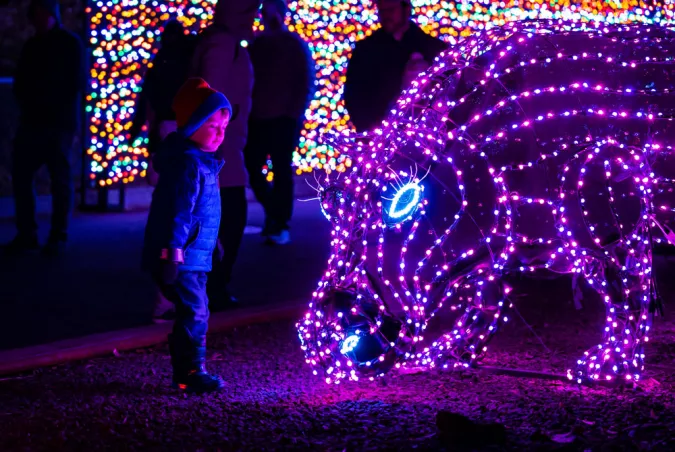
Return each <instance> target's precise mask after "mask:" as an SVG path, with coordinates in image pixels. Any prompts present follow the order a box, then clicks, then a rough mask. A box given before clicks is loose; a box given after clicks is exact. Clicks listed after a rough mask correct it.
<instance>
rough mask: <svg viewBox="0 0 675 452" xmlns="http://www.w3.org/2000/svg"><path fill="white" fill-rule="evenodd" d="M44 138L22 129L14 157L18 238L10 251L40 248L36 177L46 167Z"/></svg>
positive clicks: (10, 245)
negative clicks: (36, 211)
mask: <svg viewBox="0 0 675 452" xmlns="http://www.w3.org/2000/svg"><path fill="white" fill-rule="evenodd" d="M41 138H42V134H41V133H36V132H35V131H31V130H29V129H28V128H25V127H22V126H20V127H19V130H18V131H17V134H16V137H15V139H14V150H13V153H12V190H13V195H14V205H15V209H16V214H15V220H16V229H17V236H16V238H15V239H14V241H12V242H11V243H10V244H9V245H8V250H10V251H17V252H18V251H25V250H32V249H37V248H38V238H37V228H38V227H37V222H36V221H35V181H34V179H35V173H36V172H37V171H38V169H40V167H41V166H42V165H43V164H44V159H43V158H42V156H43V155H44V149H43V147H44V144H43V143H42V140H41Z"/></svg>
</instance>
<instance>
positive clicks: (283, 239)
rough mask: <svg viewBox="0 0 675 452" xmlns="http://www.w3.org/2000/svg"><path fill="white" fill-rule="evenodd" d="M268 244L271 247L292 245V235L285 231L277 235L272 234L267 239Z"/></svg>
mask: <svg viewBox="0 0 675 452" xmlns="http://www.w3.org/2000/svg"><path fill="white" fill-rule="evenodd" d="M267 242H268V243H269V244H271V245H288V244H289V243H291V233H290V232H289V231H288V230H286V229H284V230H283V231H281V232H279V233H277V234H270V235H269V236H268V237H267Z"/></svg>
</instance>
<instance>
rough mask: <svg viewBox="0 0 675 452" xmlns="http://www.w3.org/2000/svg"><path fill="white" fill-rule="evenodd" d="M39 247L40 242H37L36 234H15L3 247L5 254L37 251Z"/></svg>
mask: <svg viewBox="0 0 675 452" xmlns="http://www.w3.org/2000/svg"><path fill="white" fill-rule="evenodd" d="M39 249H40V243H39V242H38V239H37V236H22V235H17V236H16V237H14V240H12V241H11V242H9V243H8V244H6V245H5V246H4V247H3V251H4V252H5V254H9V255H18V254H23V253H29V252H32V251H38V250H39Z"/></svg>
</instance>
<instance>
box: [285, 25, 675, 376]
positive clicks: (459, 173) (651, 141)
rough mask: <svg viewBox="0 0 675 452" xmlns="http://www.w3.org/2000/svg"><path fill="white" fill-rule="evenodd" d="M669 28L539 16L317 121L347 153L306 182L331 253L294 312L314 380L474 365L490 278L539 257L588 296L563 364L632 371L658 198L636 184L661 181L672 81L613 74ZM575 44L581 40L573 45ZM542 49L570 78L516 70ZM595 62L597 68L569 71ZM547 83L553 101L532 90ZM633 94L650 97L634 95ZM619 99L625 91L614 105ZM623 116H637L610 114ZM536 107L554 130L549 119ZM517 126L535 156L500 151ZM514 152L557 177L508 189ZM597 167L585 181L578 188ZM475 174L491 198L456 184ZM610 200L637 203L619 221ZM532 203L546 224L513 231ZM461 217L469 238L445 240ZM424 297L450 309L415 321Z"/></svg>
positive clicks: (542, 266) (492, 307)
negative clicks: (360, 107) (374, 103)
mask: <svg viewBox="0 0 675 452" xmlns="http://www.w3.org/2000/svg"><path fill="white" fill-rule="evenodd" d="M673 36H674V35H673V32H672V30H670V29H665V28H660V27H653V28H648V29H645V28H642V29H641V28H639V27H636V26H615V27H606V26H603V27H600V26H593V25H589V24H569V23H567V24H566V23H562V22H548V21H543V22H532V23H521V24H517V23H516V24H511V25H509V26H506V27H503V28H499V29H494V30H491V31H488V32H485V33H482V34H479V35H477V36H475V37H472V38H470V39H468V40H465V41H462V42H460V43H459V44H458V45H457V46H455V47H454V48H453V49H451V50H449V51H447V52H446V53H445V54H443V55H441V56H440V57H439V58H438V59H437V60H436V62H435V64H434V65H433V66H432V67H431V68H430V69H429V70H428V71H427V72H426V73H423V74H421V75H420V77H419V78H418V79H417V80H416V81H415V82H413V84H412V86H411V88H410V89H408V90H407V91H406V92H404V93H403V94H402V96H401V98H400V99H399V100H398V101H397V103H396V106H397V108H395V109H393V110H392V113H391V115H390V117H389V118H388V119H387V120H386V121H384V122H383V124H382V127H381V128H379V129H377V130H375V131H373V133H372V134H370V135H363V136H353V135H351V136H350V135H349V134H346V135H345V136H342V137H330V138H329V140H331V141H332V142H331V144H332V145H333V146H339V147H340V149H342V150H343V151H344V152H346V153H348V154H350V156H351V157H352V158H353V160H354V162H355V165H354V167H353V169H352V171H351V172H349V173H348V174H344V175H341V176H340V175H339V176H337V177H335V178H334V177H332V176H330V175H328V176H327V177H326V180H325V183H324V184H323V187H322V188H321V189H320V192H321V195H322V208H323V210H324V213H325V214H326V215H327V217H328V218H329V219H330V220H331V221H332V222H333V225H334V228H333V230H332V236H331V237H332V242H331V250H332V253H331V257H330V258H329V261H328V267H327V271H326V272H325V274H324V277H323V278H322V280H321V281H320V282H319V286H318V288H317V290H316V291H315V293H314V295H313V299H312V302H311V303H310V309H309V310H308V312H307V313H306V314H305V316H304V318H303V319H302V320H301V321H299V322H298V324H297V328H298V333H299V337H300V339H301V342H302V348H303V350H304V352H305V355H306V358H307V362H308V363H309V364H310V365H312V366H313V367H314V369H315V370H314V372H315V374H319V371H320V370H321V371H322V372H323V376H324V378H325V379H326V382H328V383H339V382H340V381H342V380H344V379H352V380H358V379H359V378H360V377H362V376H367V377H369V378H374V377H375V376H378V375H383V374H384V373H386V372H387V371H388V370H389V369H391V368H392V367H397V368H398V367H401V366H407V365H410V366H417V367H419V366H423V367H428V368H434V367H443V368H447V367H454V366H469V365H472V364H475V363H476V362H478V361H479V360H480V359H481V358H482V357H483V356H484V355H485V353H486V351H487V344H488V342H489V340H490V339H491V338H492V336H493V335H494V334H495V332H496V331H497V330H498V328H499V327H500V324H501V323H503V322H506V321H508V309H509V308H510V307H512V306H513V304H512V301H511V298H513V292H512V291H513V289H512V288H511V287H509V286H508V284H507V283H506V281H505V278H506V279H508V278H507V277H508V276H509V275H514V274H517V273H523V272H530V273H532V274H536V272H538V271H541V270H546V271H549V272H554V273H559V274H572V275H574V276H575V278H583V280H585V281H586V284H587V285H588V286H589V287H591V288H593V289H594V290H595V291H596V292H597V293H598V294H599V296H600V298H601V299H602V300H603V302H604V304H605V306H606V311H607V315H606V325H605V328H604V331H603V339H602V342H601V343H600V344H598V345H597V346H594V347H592V348H591V349H589V350H588V351H587V352H586V353H585V354H584V356H583V357H581V358H580V359H579V360H578V362H577V363H576V366H575V367H574V368H570V369H569V370H568V377H569V378H570V379H571V380H575V381H578V382H583V381H588V380H598V379H603V380H612V379H616V378H623V379H626V380H638V379H639V378H640V373H641V372H642V370H643V368H644V344H645V343H646V342H648V340H649V336H648V332H649V328H650V324H651V317H652V313H653V312H654V309H655V307H656V306H657V300H658V294H657V292H656V287H655V285H654V281H653V275H652V269H651V265H652V264H651V262H652V259H651V252H652V247H653V241H654V240H655V239H654V237H653V236H654V235H655V234H660V232H661V231H662V229H663V227H662V223H663V222H662V221H661V222H659V221H658V220H657V219H656V215H657V214H658V212H670V211H671V210H672V209H670V208H669V207H668V206H666V205H660V206H658V207H657V206H656V205H655V202H654V195H655V194H656V193H660V192H661V191H663V190H662V189H661V187H662V186H663V185H664V184H665V185H668V184H671V182H672V181H671V179H669V178H667V177H664V176H662V175H657V174H655V172H654V170H653V168H652V166H653V164H654V163H655V162H656V160H657V159H659V158H662V157H663V156H667V155H668V154H669V152H670V151H671V150H672V147H671V146H670V145H668V144H664V143H665V142H666V141H667V139H668V138H670V139H672V138H674V137H675V133H674V130H675V129H674V128H673V127H672V124H670V123H672V119H673V109H672V108H668V107H667V105H668V103H670V105H673V102H672V101H673V89H674V87H673V86H671V85H669V84H668V79H667V77H666V80H665V82H664V81H661V80H658V77H654V76H651V75H650V76H649V77H651V78H652V79H653V82H652V83H651V85H650V86H646V87H644V88H635V87H632V86H629V85H631V83H628V82H626V84H625V85H624V84H623V79H625V78H629V77H628V74H629V71H633V72H632V73H633V74H637V76H638V79H639V78H640V77H645V76H648V74H649V73H650V71H651V72H654V68H656V67H659V68H663V69H666V71H668V70H672V66H673V55H672V52H671V51H672V50H673V49H675V41H674V40H673ZM581 44H584V45H587V46H588V47H589V49H587V50H583V51H582V50H580V49H578V48H577V47H579V45H581ZM567 45H569V47H570V48H569V49H567V48H565V47H566V46H567ZM616 47H619V49H618V50H619V51H621V52H619V53H620V54H617V53H616V51H617V49H616ZM613 51H614V52H613ZM528 53H535V54H536V56H533V55H529V54H528ZM627 53H632V54H636V55H638V54H639V55H640V58H639V59H638V58H630V57H627V56H626V54H627ZM514 59H515V60H514ZM556 61H557V62H558V63H560V62H565V63H566V64H567V65H569V71H568V72H569V74H561V73H556V74H554V75H555V76H557V77H562V78H563V79H564V78H565V76H567V75H569V77H567V78H569V79H573V80H561V81H560V82H556V83H542V82H541V81H537V80H533V82H532V83H531V84H532V86H527V87H526V86H525V85H528V84H530V80H529V78H535V79H536V75H537V72H534V73H533V74H534V75H532V76H530V75H529V73H528V72H527V71H529V70H541V71H543V73H544V74H546V73H547V72H546V69H545V68H546V67H547V66H548V65H551V64H558V63H555V62H556ZM608 67H609V68H611V69H610V70H607V68H608ZM598 68H601V69H602V71H604V72H602V71H601V72H602V74H601V75H602V76H605V77H609V79H608V80H607V81H605V82H599V81H590V80H584V81H581V80H579V79H580V78H581V76H584V75H586V76H587V75H588V73H589V70H590V69H593V70H596V71H597V70H598ZM558 72H560V71H558ZM477 73H480V75H479V76H476V74H477ZM597 76H598V75H597V74H596V75H595V77H597ZM619 76H621V77H619ZM553 78H555V77H553ZM640 80H641V79H640ZM657 82H658V83H659V85H663V86H656V83H657ZM633 83H638V82H633ZM666 85H667V86H666ZM520 86H523V88H522V89H521V88H520ZM525 88H527V89H525ZM462 91H464V92H463V93H462ZM582 96H585V97H582ZM549 98H550V99H551V100H550V102H551V103H552V104H555V103H556V102H558V103H560V102H561V99H563V102H562V103H563V104H564V105H562V106H558V107H557V108H551V106H549V105H548V104H543V105H542V104H539V105H538V104H536V102H541V101H542V100H544V99H549ZM570 99H572V101H570ZM645 100H649V102H650V103H648V104H647V105H642V104H644V102H645ZM547 101H548V100H547ZM527 102H531V104H526V103H527ZM631 102H633V103H638V104H641V105H640V106H639V107H635V106H633V107H631V106H630V105H624V104H626V103H627V104H630V103H631ZM569 104H573V105H569ZM598 104H602V106H598ZM476 109H482V111H483V112H482V113H477V112H476V111H475V110H476ZM513 116H516V117H518V119H517V120H513V119H511V118H512V117H513ZM561 121H568V124H569V125H568V126H565V125H564V123H563V122H561ZM574 121H577V122H574ZM579 121H580V122H579ZM626 122H630V125H632V126H633V127H636V126H635V124H637V127H638V129H637V131H633V132H632V133H628V129H629V128H627V129H625V130H624V127H627V126H625V124H626ZM549 123H551V124H555V125H556V130H558V128H560V130H561V131H562V132H563V133H562V134H561V135H560V136H550V135H551V133H550V128H549V129H546V127H548V124H549ZM565 127H568V129H565ZM574 127H577V129H578V130H576V129H574ZM579 127H581V128H579ZM570 130H572V131H574V130H576V132H575V133H571V132H570ZM580 131H582V132H583V133H580ZM547 132H548V133H547ZM524 134H525V135H524ZM528 134H529V135H528ZM669 134H670V135H669ZM527 140H529V142H528V141H527ZM656 140H658V142H657V141H656ZM521 143H523V144H521ZM528 143H529V144H528ZM531 143H534V144H535V145H536V148H537V149H538V156H537V157H536V158H531V159H527V160H525V161H520V162H518V161H517V160H516V161H515V162H514V161H511V162H508V163H506V162H504V159H505V158H510V155H511V153H510V152H506V151H518V150H519V149H521V148H522V149H525V150H527V149H526V148H527V147H528V146H530V147H531ZM513 146H515V147H513ZM509 147H511V148H509ZM500 151H501V152H500ZM500 160H501V161H502V162H501V163H500ZM596 162H600V163H599V164H600V165H601V168H602V174H603V176H602V178H601V179H598V178H597V177H596V178H595V179H593V178H591V180H589V181H586V179H585V175H586V173H587V172H593V171H595V172H597V171H598V169H597V168H598V166H597V164H596ZM531 169H534V170H541V169H544V170H546V171H548V172H551V173H555V174H556V176H555V178H554V179H555V180H556V181H557V182H556V185H557V187H556V188H547V189H546V191H547V192H548V193H549V194H548V195H546V196H536V195H535V196H532V195H530V194H527V193H525V194H520V193H519V192H518V191H517V190H515V189H514V186H512V184H511V183H510V182H509V178H510V177H513V175H514V174H517V173H519V172H523V171H527V170H531ZM600 182H602V189H603V190H602V196H599V197H598V196H596V195H593V193H594V192H593V190H591V191H590V192H589V193H590V194H587V193H586V192H585V190H586V186H587V185H589V184H590V185H591V186H592V185H593V184H594V183H596V184H597V183H600ZM628 184H631V185H628ZM524 188H528V187H524ZM483 191H486V192H488V193H492V198H491V201H489V202H488V200H485V199H482V200H480V199H479V200H474V199H472V197H475V196H477V195H476V194H480V195H482V196H483V198H484V197H485V196H486V195H485V194H484V193H483ZM441 197H445V198H444V199H447V202H445V203H444V202H441V201H440V199H441ZM589 197H590V198H593V197H595V198H597V200H596V202H599V201H598V200H603V202H605V203H606V205H607V206H608V207H607V209H605V210H606V213H607V215H606V217H605V218H603V219H602V221H594V220H591V219H590V218H589V217H590V216H592V215H590V213H592V212H591V211H595V210H597V211H600V210H602V209H596V208H588V207H587V203H586V201H587V198H589ZM398 203H408V204H407V205H405V206H404V208H402V207H401V206H399V205H398ZM624 204H626V205H628V207H630V208H633V207H634V206H638V207H637V209H639V212H638V213H637V214H636V213H635V212H633V217H635V218H633V219H632V220H631V219H630V218H631V215H628V214H626V212H624V210H626V206H625V205H624ZM476 206H477V207H476ZM631 206H632V207H631ZM532 207H536V208H542V209H546V211H547V213H546V215H549V216H550V220H551V222H552V223H551V224H552V225H553V227H554V231H553V233H551V234H549V235H545V234H544V235H538V236H533V237H530V236H528V235H527V234H523V233H521V232H518V229H519V227H520V226H519V225H520V222H519V220H518V219H519V215H520V213H517V212H520V211H523V210H524V209H530V208H532ZM453 208H454V209H455V210H454V211H452V212H449V210H451V209H453ZM575 209H576V210H577V213H574V212H575ZM629 210H630V209H629ZM392 212H395V213H399V212H404V214H403V215H401V217H400V218H399V217H398V216H394V215H393V214H392ZM568 212H572V214H571V216H570V214H569V213H568ZM624 214H625V215H624ZM575 216H577V217H579V218H578V219H577V218H575ZM481 217H482V218H481ZM624 217H626V219H624ZM631 221H632V223H631ZM439 223H440V224H441V226H442V227H439ZM483 223H485V224H484V225H483ZM545 223H547V222H546V221H544V222H543V223H542V224H545ZM608 224H609V225H610V226H611V227H610V229H611V228H614V231H613V232H612V233H611V234H609V233H605V235H604V236H603V234H602V233H601V232H598V229H603V228H604V227H605V226H607V225H608ZM664 224H665V223H664ZM657 226H658V227H657ZM472 228H473V229H472ZM579 228H583V229H584V230H585V231H586V232H579ZM466 231H471V232H472V234H473V238H471V239H467V240H463V239H462V237H461V236H462V234H463V233H465V232H466ZM578 235H580V236H583V237H582V239H579V238H577V236H578ZM472 240H473V241H472ZM460 248H461V249H460ZM396 250H398V257H397V262H398V263H397V264H396V265H393V264H394V259H392V255H393V254H394V253H395V252H396ZM532 250H535V251H536V252H535V253H534V255H529V254H528V253H529V252H530V251H532ZM533 256H534V257H533ZM394 267H396V272H397V274H395V273H394V272H393V268H394ZM442 309H444V310H445V309H447V310H450V311H454V312H457V313H458V318H457V319H456V320H455V322H454V325H452V326H449V327H443V326H442V325H441V326H442V327H443V329H445V331H444V332H442V333H441V334H440V337H438V338H436V339H429V338H427V337H426V336H427V327H428V326H429V325H430V324H431V323H432V322H433V321H434V317H435V316H436V315H437V314H438V313H440V312H441V310H442Z"/></svg>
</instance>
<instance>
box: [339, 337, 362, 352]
mask: <svg viewBox="0 0 675 452" xmlns="http://www.w3.org/2000/svg"><path fill="white" fill-rule="evenodd" d="M358 343H359V337H358V336H354V335H352V336H349V337H348V338H347V339H345V340H344V341H342V344H341V345H340V353H342V354H343V355H346V354H347V353H350V352H352V351H354V349H355V348H356V345H357V344H358Z"/></svg>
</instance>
